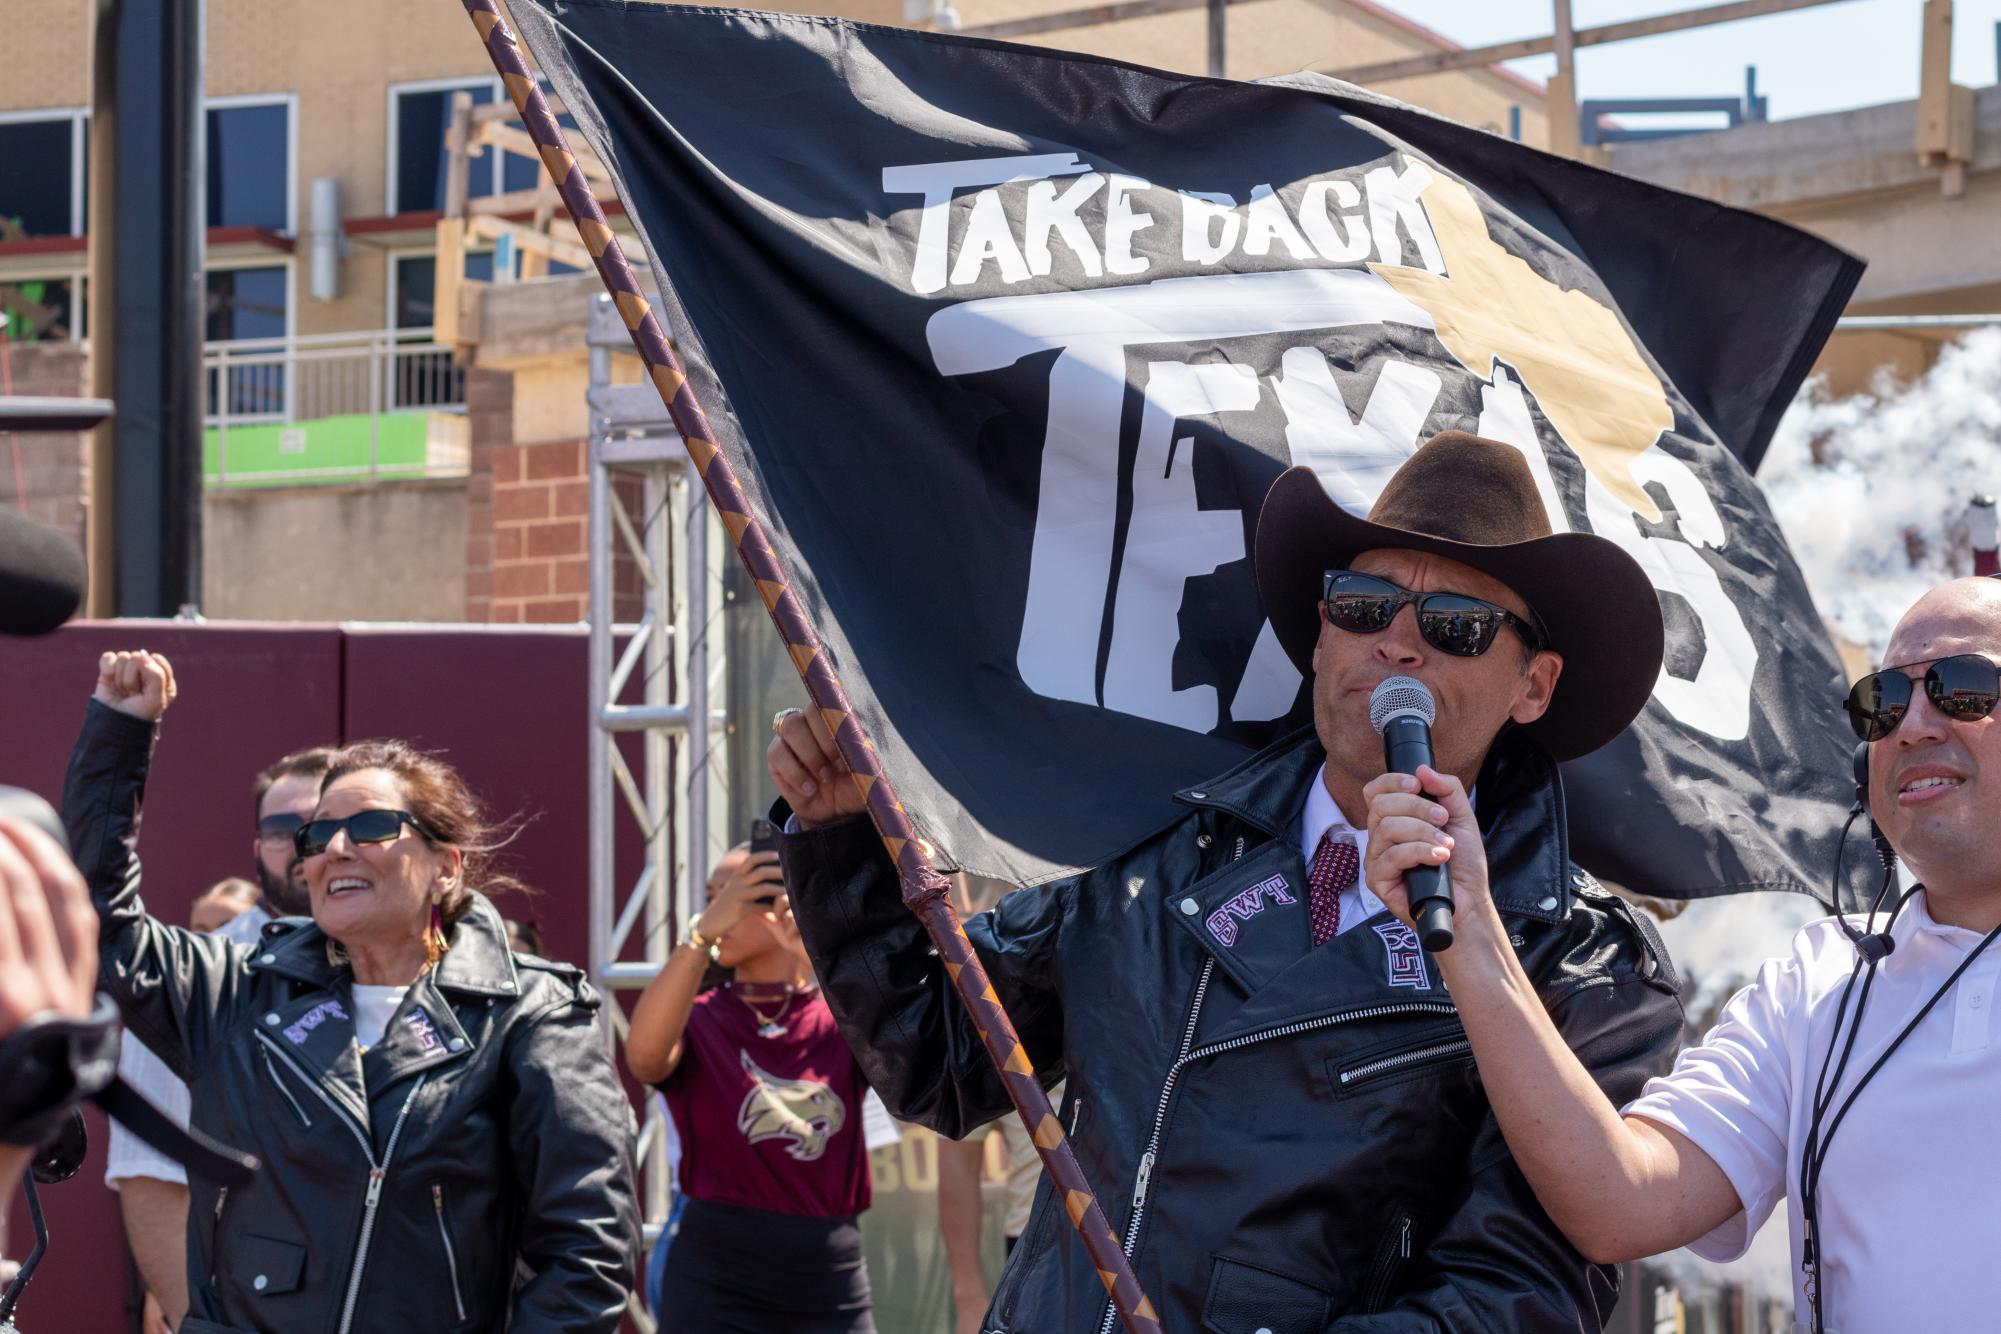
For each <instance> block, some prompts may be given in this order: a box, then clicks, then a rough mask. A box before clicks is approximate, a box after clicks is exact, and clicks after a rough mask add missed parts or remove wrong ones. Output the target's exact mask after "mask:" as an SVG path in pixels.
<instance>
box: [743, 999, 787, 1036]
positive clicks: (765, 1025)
mask: <svg viewBox="0 0 2001 1334" xmlns="http://www.w3.org/2000/svg"><path fill="white" fill-rule="evenodd" d="M730 994H731V995H733V996H735V997H736V998H737V999H738V1000H740V1001H742V1002H743V1008H744V1009H746V1010H749V1011H750V1012H751V1013H752V1014H753V1015H756V1016H757V1035H758V1036H759V1037H761V1038H782V1037H784V1036H785V1025H783V1024H781V1023H779V1022H778V1021H779V1020H780V1019H783V1018H784V1017H785V1011H786V1010H788V1009H789V1008H791V1005H792V997H790V996H787V997H786V998H785V999H784V1000H782V1001H780V1002H778V1013H777V1014H766V1013H765V1012H764V1011H762V1010H760V1009H758V1008H757V1007H756V1006H755V1005H752V1004H751V1003H750V997H748V996H746V995H744V994H743V993H742V992H741V991H737V990H736V989H735V988H731V991H730Z"/></svg>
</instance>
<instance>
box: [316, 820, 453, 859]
mask: <svg viewBox="0 0 2001 1334" xmlns="http://www.w3.org/2000/svg"><path fill="white" fill-rule="evenodd" d="M406 824H407V825H409V826H410V827H411V828H413V829H415V830H416V831H417V832H418V833H420V834H422V835H423V836H424V837H425V838H429V837H431V831H430V830H428V829H426V828H424V826H423V824H422V822H420V821H419V820H418V819H417V817H416V816H414V815H412V814H410V812H408V811H356V812H355V813H354V814H353V815H344V816H342V817H340V818H339V819H338V820H335V819H320V820H308V821H306V822H305V823H304V824H302V825H300V826H299V829H298V832H297V833H295V834H293V835H292V846H293V848H295V849H296V850H297V851H298V854H299V855H300V856H301V857H317V856H319V855H320V854H321V853H323V852H325V851H326V850H327V847H328V845H330V844H331V843H332V842H333V841H334V835H335V834H338V833H339V832H340V831H341V830H343V829H345V830H347V837H348V841H349V842H351V843H394V842H395V841H396V840H397V839H398V838H399V837H401V836H402V833H403V826H404V825H406Z"/></svg>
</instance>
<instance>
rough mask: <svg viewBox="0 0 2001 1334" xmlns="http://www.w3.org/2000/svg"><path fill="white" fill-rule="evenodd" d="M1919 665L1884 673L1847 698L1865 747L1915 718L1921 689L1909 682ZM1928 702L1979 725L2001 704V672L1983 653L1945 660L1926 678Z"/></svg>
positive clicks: (1867, 680)
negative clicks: (1914, 698) (1914, 700)
mask: <svg viewBox="0 0 2001 1334" xmlns="http://www.w3.org/2000/svg"><path fill="white" fill-rule="evenodd" d="M1916 665H1917V664H1916V663H1906V664H1905V665H1904V666H1902V667H1885V668H1884V669H1883V670H1882V671H1880V672H1871V673H1869V675H1867V676H1865V677H1863V678H1862V679H1861V680H1859V681H1857V682H1856V683H1855V685H1854V686H1853V687H1852V688H1851V689H1850V690H1849V692H1848V701H1847V702H1848V723H1849V726H1851V727H1853V728H1854V729H1855V735H1856V736H1858V737H1860V738H1862V739H1863V740H1864V741H1881V740H1882V739H1883V738H1884V737H1886V736H1888V735H1890V733H1892V732H1894V731H1896V730H1897V724H1898V723H1901V722H1903V721H1904V715H1905V714H1906V713H1909V712H1910V708H1911V698H1912V691H1913V689H1914V688H1915V687H1916V685H1917V684H1918V682H1917V681H1915V680H1913V679H1912V678H1911V676H1910V669H1911V668H1912V667H1915V666H1916ZM1922 680H1923V682H1924V690H1925V698H1926V699H1928V700H1930V701H1931V704H1932V707H1933V708H1935V709H1937V710H1938V711H1939V712H1940V713H1942V714H1944V715H1945V716H1946V717H1948V718H1950V719H1952V720H1953V721H1954V722H1961V723H1971V722H1978V721H1980V720H1981V719H1982V718H1985V717H1986V716H1987V715H1988V714H1990V713H1993V712H1994V705H1995V702H1996V701H1997V700H2001V667H1997V666H1995V664H1994V663H1992V662H1990V661H1989V660H1988V659H1986V658H1983V657H1981V656H1980V655H1979V654H1978V653H1960V654H1956V655H1954V656H1953V657H1950V658H1940V659H1939V660H1938V661H1936V662H1934V663H1933V664H1932V665H1931V666H1929V667H1927V668H1926V669H1925V674H1924V676H1923V678H1922Z"/></svg>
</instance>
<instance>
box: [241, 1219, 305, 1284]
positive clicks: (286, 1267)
mask: <svg viewBox="0 0 2001 1334" xmlns="http://www.w3.org/2000/svg"><path fill="white" fill-rule="evenodd" d="M229 1250H230V1254H229V1277H230V1281H231V1283H232V1284H233V1286H235V1287H236V1288H238V1289H239V1290H241V1291H246V1292H249V1293H252V1294H254V1295H256V1296H258V1297H279V1296H283V1295H284V1294H285V1293H288V1292H297V1291H298V1290H299V1280H300V1278H301V1277H303V1276H304V1274H305V1272H306V1248H305V1247H303V1246H300V1245H298V1244H297V1243H295V1242H289V1241H279V1240H278V1239H277V1238H276V1237H260V1236H258V1235H257V1234H256V1233H254V1232H247V1233H245V1234H244V1235H243V1236H242V1238H241V1239H239V1240H237V1241H235V1242H232V1243H231V1244H230V1248H229Z"/></svg>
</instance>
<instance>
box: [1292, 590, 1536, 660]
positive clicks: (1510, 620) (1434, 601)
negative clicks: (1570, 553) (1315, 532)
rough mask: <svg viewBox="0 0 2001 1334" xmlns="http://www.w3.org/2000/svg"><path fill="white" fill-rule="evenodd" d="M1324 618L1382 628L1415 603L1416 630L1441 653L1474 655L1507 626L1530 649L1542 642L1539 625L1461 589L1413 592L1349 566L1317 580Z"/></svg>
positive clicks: (1358, 628) (1350, 627)
mask: <svg viewBox="0 0 2001 1334" xmlns="http://www.w3.org/2000/svg"><path fill="white" fill-rule="evenodd" d="M1320 596H1321V602H1322V605H1323V606H1324V607H1325V608H1326V612H1327V622H1328V624H1330V625H1332V626H1334V627H1335V628H1336V629H1339V630H1346V631H1348V632H1349V633H1351V634H1358V635H1373V634H1380V633H1381V632H1382V631H1384V630H1387V629H1389V628H1390V622H1391V621H1394V620H1395V619H1396V618H1397V613H1398V612H1400V611H1402V610H1403V609H1404V608H1405V607H1410V606H1414V607H1416V608H1417V630H1418V633H1419V634H1421V635H1423V636H1424V640H1425V642H1426V643H1427V644H1430V645H1431V646H1432V647H1433V648H1435V649H1437V650H1439V651H1440V652H1441V653H1450V654H1452V655H1453V656H1455V657H1460V658H1477V657H1479V656H1480V655H1481V654H1482V653H1485V652H1486V651H1487V650H1488V649H1490V648H1492V647H1493V646H1494V637H1495V636H1496V635H1498V634H1500V633H1501V627H1502V626H1504V625H1505V626H1507V627H1508V628H1509V629H1511V630H1513V631H1514V632H1515V633H1516V634H1518V635H1520V636H1521V637H1522V638H1523V640H1525V641H1526V642H1527V643H1528V646H1529V647H1530V648H1532V649H1540V648H1543V647H1544V641H1543V635H1542V631H1541V630H1539V629H1538V628H1536V626H1535V625H1534V624H1533V623H1531V622H1529V621H1525V620H1523V619H1522V618H1521V617H1519V616H1517V615H1515V614H1514V613H1513V612H1511V611H1509V610H1508V609H1507V608H1506V607H1498V606H1495V605H1494V604H1493V603H1491V602H1487V601H1484V600H1482V599H1480V598H1476V597H1469V596H1467V595H1466V594H1464V593H1413V592H1412V591H1411V590H1409V589H1408V588H1399V587H1397V586H1396V585H1395V584H1393V583H1391V582H1390V581H1389V580H1387V579H1378V578H1377V577H1376V576H1375V575H1373V574H1357V573H1356V572H1355V571H1353V570H1329V571H1327V574H1326V576H1325V580H1324V582H1323V583H1322V584H1321V590H1320Z"/></svg>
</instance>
